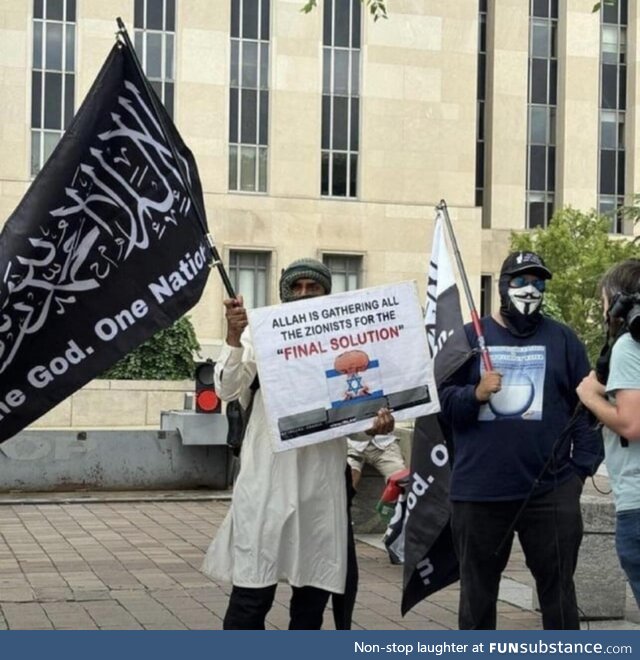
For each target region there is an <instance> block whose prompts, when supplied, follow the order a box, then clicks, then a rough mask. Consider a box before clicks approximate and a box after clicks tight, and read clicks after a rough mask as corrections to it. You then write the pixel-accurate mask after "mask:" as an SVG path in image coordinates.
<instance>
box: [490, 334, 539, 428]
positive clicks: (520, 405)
mask: <svg viewBox="0 0 640 660" xmlns="http://www.w3.org/2000/svg"><path fill="white" fill-rule="evenodd" d="M489 354H490V355H491V363H492V364H493V368H494V370H495V371H499V372H500V373H501V374H502V389H501V390H500V391H499V392H496V393H495V394H493V395H492V396H491V399H490V400H489V402H488V403H486V404H484V405H482V406H481V407H480V412H479V413H478V420H480V421H482V422H487V421H494V420H501V419H523V420H539V419H542V408H543V405H544V373H545V369H546V364H547V360H546V351H545V347H544V346H491V347H490V348H489ZM481 369H482V371H484V368H483V367H481Z"/></svg>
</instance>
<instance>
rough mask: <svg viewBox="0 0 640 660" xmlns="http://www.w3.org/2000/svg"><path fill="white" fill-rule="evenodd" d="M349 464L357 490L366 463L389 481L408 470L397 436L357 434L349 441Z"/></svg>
mask: <svg viewBox="0 0 640 660" xmlns="http://www.w3.org/2000/svg"><path fill="white" fill-rule="evenodd" d="M347 463H349V466H350V467H351V474H352V478H353V487H354V488H355V489H356V490H357V488H358V484H359V483H360V478H361V477H362V469H363V468H364V465H365V463H368V464H369V465H371V466H373V467H374V468H375V469H376V470H377V471H378V472H379V473H380V474H381V475H382V476H383V477H384V480H385V482H386V481H387V479H388V478H389V477H390V476H391V475H392V474H394V473H395V472H398V471H399V470H404V469H405V468H406V465H405V462H404V458H403V457H402V452H401V451H400V445H399V443H398V438H397V437H396V436H395V435H391V434H388V435H374V436H371V435H367V434H366V433H355V434H353V436H352V437H350V438H349V440H348V441H347Z"/></svg>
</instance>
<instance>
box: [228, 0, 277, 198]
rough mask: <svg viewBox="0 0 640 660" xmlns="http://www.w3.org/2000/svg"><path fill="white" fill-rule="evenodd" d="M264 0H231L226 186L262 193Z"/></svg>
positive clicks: (265, 65) (266, 14) (266, 126)
mask: <svg viewBox="0 0 640 660" xmlns="http://www.w3.org/2000/svg"><path fill="white" fill-rule="evenodd" d="M269 17H270V3H269V0H231V88H230V90H229V190H241V191H244V192H266V191H267V148H268V144H269V136H268V133H269V20H270V18H269Z"/></svg>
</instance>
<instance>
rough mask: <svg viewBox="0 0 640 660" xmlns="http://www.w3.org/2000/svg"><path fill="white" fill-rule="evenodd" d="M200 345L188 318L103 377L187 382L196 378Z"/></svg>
mask: <svg viewBox="0 0 640 660" xmlns="http://www.w3.org/2000/svg"><path fill="white" fill-rule="evenodd" d="M199 350H200V344H199V343H198V340H197V338H196V333H195V331H194V329H193V325H192V324H191V321H190V320H189V318H188V317H187V316H183V317H182V318H181V319H178V320H177V321H176V322H175V323H174V324H173V325H172V326H171V327H169V328H167V329H166V330H160V332H157V333H156V334H155V335H154V336H153V337H151V339H149V340H148V341H146V342H145V343H144V344H142V345H141V346H138V348H136V349H135V350H134V351H131V353H129V354H128V355H126V356H125V357H124V358H122V360H120V361H119V362H117V363H116V364H114V365H113V367H111V368H110V369H107V371H105V372H104V373H103V374H102V375H101V376H100V378H113V379H122V380H184V379H188V378H193V370H194V361H193V355H194V353H198V351H199Z"/></svg>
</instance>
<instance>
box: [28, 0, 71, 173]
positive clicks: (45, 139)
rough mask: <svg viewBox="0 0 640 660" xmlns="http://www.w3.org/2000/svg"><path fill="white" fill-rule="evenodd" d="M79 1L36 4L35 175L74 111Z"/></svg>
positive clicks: (53, 0) (48, 0) (51, 0)
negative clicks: (77, 4) (77, 9)
mask: <svg viewBox="0 0 640 660" xmlns="http://www.w3.org/2000/svg"><path fill="white" fill-rule="evenodd" d="M75 23H76V2H75V0H35V2H34V3H33V68H32V71H31V175H32V176H35V175H36V174H37V173H38V172H39V171H40V170H41V169H42V166H43V165H44V163H45V162H46V160H47V159H48V158H49V156H50V155H51V152H52V151H53V150H54V148H55V146H56V145H57V144H58V140H59V139H60V138H61V137H62V133H63V132H64V130H65V129H66V128H67V127H68V126H69V123H70V122H71V119H72V118H73V112H74V96H75V67H76V64H75V50H76V25H75Z"/></svg>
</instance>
